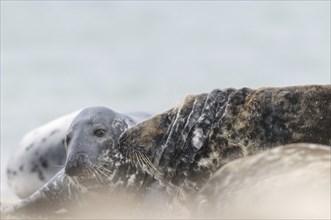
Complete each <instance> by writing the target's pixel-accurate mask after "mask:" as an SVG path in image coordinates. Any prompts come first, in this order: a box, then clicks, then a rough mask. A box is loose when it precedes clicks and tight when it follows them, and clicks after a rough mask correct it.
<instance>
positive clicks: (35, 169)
mask: <svg viewBox="0 0 331 220" xmlns="http://www.w3.org/2000/svg"><path fill="white" fill-rule="evenodd" d="M31 172H32V173H37V175H38V178H39V179H40V180H42V181H43V180H45V176H44V174H43V171H42V170H41V168H40V167H39V166H38V164H33V166H32V169H31Z"/></svg>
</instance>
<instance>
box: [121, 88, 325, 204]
mask: <svg viewBox="0 0 331 220" xmlns="http://www.w3.org/2000/svg"><path fill="white" fill-rule="evenodd" d="M330 127H331V85H311V86H310V85H308V86H294V87H283V88H261V89H258V90H253V89H249V88H243V89H238V90H236V89H232V88H230V89H225V90H219V89H216V90H213V91H212V92H210V93H208V94H200V95H192V96H188V97H187V98H186V99H185V100H184V102H182V103H179V104H178V105H177V106H175V107H174V108H172V109H170V110H168V111H166V112H165V113H162V114H158V115H155V116H154V117H152V118H150V119H149V120H146V121H143V122H142V123H140V124H137V125H136V126H134V127H132V128H130V129H128V130H126V131H125V132H124V133H123V134H122V135H121V137H120V140H119V141H120V149H121V152H123V154H125V155H128V156H131V157H135V158H136V160H137V161H140V162H141V163H142V164H144V166H145V168H146V170H147V171H148V172H149V173H150V175H154V177H155V178H157V179H158V180H159V181H160V183H161V184H162V185H164V186H166V188H167V191H168V192H169V193H170V194H172V195H175V196H176V198H178V199H179V200H180V201H187V200H188V198H190V195H194V193H196V192H197V191H198V190H199V189H201V187H202V186H203V185H204V184H205V183H206V182H207V181H208V180H209V179H210V177H211V176H212V175H213V173H214V172H215V171H216V170H218V169H219V168H220V167H222V166H223V165H224V164H226V163H228V162H230V161H232V160H235V159H238V158H241V157H245V156H249V155H253V154H256V153H258V152H261V151H264V150H266V149H269V148H273V147H276V146H279V145H283V144H289V143H298V142H306V143H317V144H324V145H331V133H330ZM142 157H145V158H147V159H149V161H151V162H152V163H145V162H144V160H143V159H139V158H142ZM147 159H145V161H148V160H147ZM155 170H157V171H158V172H155Z"/></svg>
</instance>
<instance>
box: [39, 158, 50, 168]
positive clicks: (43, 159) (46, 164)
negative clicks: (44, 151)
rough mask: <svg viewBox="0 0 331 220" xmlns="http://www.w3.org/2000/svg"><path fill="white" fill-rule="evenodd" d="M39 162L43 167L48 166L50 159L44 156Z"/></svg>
mask: <svg viewBox="0 0 331 220" xmlns="http://www.w3.org/2000/svg"><path fill="white" fill-rule="evenodd" d="M39 162H40V164H41V166H42V167H43V168H47V167H48V161H47V160H46V159H45V158H44V157H39Z"/></svg>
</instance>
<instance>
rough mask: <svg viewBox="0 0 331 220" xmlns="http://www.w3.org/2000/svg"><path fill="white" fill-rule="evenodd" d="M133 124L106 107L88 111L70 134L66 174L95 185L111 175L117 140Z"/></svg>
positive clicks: (77, 119) (78, 117)
mask: <svg viewBox="0 0 331 220" xmlns="http://www.w3.org/2000/svg"><path fill="white" fill-rule="evenodd" d="M132 123H133V122H132V121H130V119H128V118H127V117H125V116H124V115H122V114H120V113H117V112H114V111H112V110H110V109H108V108H105V107H91V108H86V109H84V110H83V111H82V112H81V113H80V114H79V115H78V116H77V117H76V118H75V120H74V121H73V123H72V124H71V126H70V128H69V130H68V133H67V135H66V140H65V146H66V150H67V159H66V163H65V173H66V175H68V176H78V177H79V178H80V179H82V180H86V181H88V180H89V181H91V180H93V182H95V181H96V180H97V179H96V178H100V179H101V180H102V179H103V176H108V174H109V173H108V174H107V172H108V171H107V166H109V165H110V163H111V161H109V158H115V157H116V156H115V155H116V153H117V150H116V149H115V147H116V144H117V139H118V138H119V136H120V135H121V134H122V133H123V132H124V131H125V130H126V129H127V128H128V127H129V125H130V124H132ZM113 154H115V155H113ZM111 155H112V156H111Z"/></svg>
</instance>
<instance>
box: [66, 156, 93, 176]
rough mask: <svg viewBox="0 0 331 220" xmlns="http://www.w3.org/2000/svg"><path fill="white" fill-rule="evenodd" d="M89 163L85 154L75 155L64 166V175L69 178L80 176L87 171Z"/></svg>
mask: <svg viewBox="0 0 331 220" xmlns="http://www.w3.org/2000/svg"><path fill="white" fill-rule="evenodd" d="M89 165H90V161H89V159H88V157H87V155H86V154H77V155H74V156H73V157H72V158H71V159H69V160H68V161H67V163H66V166H65V173H66V174H67V175H69V176H80V175H82V174H84V173H86V172H85V170H87V169H88V167H89Z"/></svg>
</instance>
